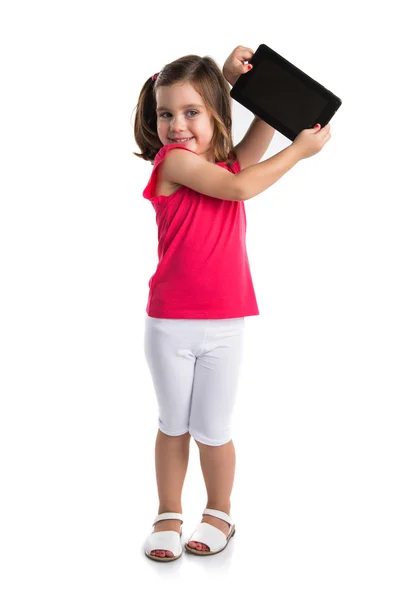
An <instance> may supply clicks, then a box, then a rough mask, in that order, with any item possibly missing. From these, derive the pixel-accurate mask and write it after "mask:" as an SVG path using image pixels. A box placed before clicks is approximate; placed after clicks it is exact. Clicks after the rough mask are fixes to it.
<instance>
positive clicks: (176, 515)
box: [153, 512, 183, 526]
mask: <svg viewBox="0 0 400 600" xmlns="http://www.w3.org/2000/svg"><path fill="white" fill-rule="evenodd" d="M167 519H178V521H182V523H183V516H182V514H181V513H174V512H165V513H161V514H160V515H157V516H156V518H155V519H154V523H153V526H154V525H155V524H156V523H158V521H166V520H167Z"/></svg>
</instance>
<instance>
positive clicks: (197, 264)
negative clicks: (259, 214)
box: [143, 144, 260, 319]
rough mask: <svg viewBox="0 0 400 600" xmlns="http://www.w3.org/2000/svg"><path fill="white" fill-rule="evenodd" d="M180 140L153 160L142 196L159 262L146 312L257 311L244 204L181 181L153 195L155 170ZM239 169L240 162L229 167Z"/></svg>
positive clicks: (218, 314) (169, 315)
mask: <svg viewBox="0 0 400 600" xmlns="http://www.w3.org/2000/svg"><path fill="white" fill-rule="evenodd" d="M174 148H184V149H185V150H187V151H188V152H193V151H192V150H189V149H188V148H186V147H185V146H183V145H180V144H166V145H165V146H163V147H162V148H161V149H160V150H159V152H158V153H157V155H156V157H155V159H154V165H153V171H152V173H151V176H150V180H149V183H148V184H147V186H146V187H145V189H144V191H143V197H144V198H146V199H147V200H150V201H151V203H152V205H153V207H154V210H155V211H156V222H157V226H158V265H157V268H156V271H155V273H154V275H153V276H152V277H151V278H150V281H149V288H150V291H149V297H148V303H147V307H146V312H147V314H148V315H149V316H150V317H155V318H160V319H234V318H238V317H244V316H252V315H258V314H260V313H259V311H258V306H257V300H256V296H255V293H254V288H253V282H252V278H251V273H250V266H249V261H248V257H247V250H246V213H245V208H244V202H235V201H231V200H220V199H218V198H213V197H212V196H207V195H205V194H200V193H199V192H196V191H194V190H192V189H191V188H188V187H186V186H184V185H182V186H181V187H180V188H179V189H177V190H176V191H175V192H174V193H173V194H171V195H170V196H155V190H156V183H157V169H158V166H159V165H160V163H161V162H162V161H163V160H164V158H165V157H166V155H167V153H168V152H170V151H171V150H173V149H174ZM216 164H217V165H220V166H221V168H223V169H227V170H229V171H230V172H232V173H238V172H239V171H240V166H239V162H238V161H235V163H234V164H233V165H232V167H231V168H228V166H227V164H226V163H224V162H219V163H216Z"/></svg>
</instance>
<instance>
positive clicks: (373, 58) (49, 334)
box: [0, 0, 400, 600]
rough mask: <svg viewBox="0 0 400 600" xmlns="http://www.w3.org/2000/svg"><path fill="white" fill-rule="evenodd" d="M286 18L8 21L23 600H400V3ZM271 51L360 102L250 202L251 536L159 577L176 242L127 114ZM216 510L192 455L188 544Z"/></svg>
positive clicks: (5, 130)
mask: <svg viewBox="0 0 400 600" xmlns="http://www.w3.org/2000/svg"><path fill="white" fill-rule="evenodd" d="M277 4H278V3H264V2H262V3H261V2H260V3H259V4H255V3H244V4H243V3H237V4H236V5H235V4H234V3H233V4H232V3H226V2H222V3H217V2H206V3H204V2H202V3H199V2H193V3H191V2H173V1H171V2H159V3H155V2H149V3H145V4H144V5H142V6H141V9H140V10H141V14H139V9H138V8H135V6H134V2H128V1H124V2H123V1H113V2H97V3H94V2H89V1H87V0H80V1H79V2H77V1H70V2H43V1H39V2H34V3H28V2H18V1H16V2H13V3H12V4H11V3H9V6H11V7H12V8H8V9H2V10H1V14H0V23H1V25H0V28H1V30H0V34H1V35H0V45H1V47H0V49H1V56H2V60H1V82H0V83H1V87H2V92H1V98H0V102H1V107H0V108H1V133H0V139H1V157H0V170H1V214H0V250H1V254H0V284H1V290H0V302H1V310H0V319H1V321H0V344H1V346H0V350H1V357H0V359H1V362H0V370H1V379H0V383H1V389H0V392H1V414H0V464H1V472H0V477H1V479H0V480H1V485H2V492H1V496H0V503H1V510H0V520H1V521H0V527H1V529H0V551H1V556H0V563H1V581H0V586H1V588H0V593H1V596H2V598H3V600H14V599H21V600H22V599H24V600H25V599H27V598H29V599H31V598H41V600H47V599H50V598H51V599H54V598H57V600H64V599H68V600H70V599H71V598H74V599H79V600H80V599H82V600H83V599H85V600H87V599H88V598H95V599H96V600H103V599H110V600H111V599H112V600H114V599H115V598H118V599H119V600H124V599H132V598H139V597H147V598H150V599H153V598H159V597H161V595H162V597H163V598H165V597H168V598H183V597H190V598H196V599H197V598H209V599H210V600H214V598H216V597H221V596H222V595H223V596H224V597H225V596H231V595H232V594H234V593H236V592H238V593H239V594H240V595H241V596H242V595H243V594H244V593H249V594H251V595H252V596H254V595H255V593H256V590H257V594H259V595H261V597H266V598H271V599H273V600H289V599H290V600H293V599H294V598H296V599H299V598H301V599H302V598H304V599H307V600H314V599H315V600H320V599H321V598H323V599H324V600H331V599H332V600H337V599H338V598H340V599H341V600H354V599H356V598H363V599H366V598H367V599H378V598H379V599H381V598H385V600H395V599H396V600H398V598H399V594H400V582H399V558H400V552H399V536H400V521H399V510H398V507H399V505H400V492H399V454H400V448H399V425H400V423H399V400H400V384H399V358H400V350H399V334H400V319H399V306H400V292H399V257H400V243H399V224H400V223H399V215H400V211H399V206H398V204H399V198H400V196H399V185H398V171H399V167H398V163H399V160H398V159H399V145H398V127H397V125H398V97H399V89H398V84H397V81H398V63H397V61H396V59H395V55H396V54H397V55H398V50H399V47H398V42H395V41H394V40H395V39H398V32H397V29H396V27H395V19H394V4H392V3H389V2H380V3H378V4H377V5H376V6H375V7H374V6H372V5H371V4H369V3H361V2H360V3H355V2H342V3H339V4H338V3H329V4H326V5H325V4H323V3H322V4H321V2H311V1H305V2H300V3H293V5H292V6H290V5H288V4H287V3H280V4H279V7H278V8H277ZM389 4H390V5H391V6H392V7H393V9H392V12H391V9H390V7H389ZM260 11H261V12H260ZM261 43H265V44H267V45H269V46H271V47H272V48H273V49H275V50H276V51H277V52H278V53H280V54H281V55H283V56H284V57H285V58H287V59H288V60H290V61H291V62H293V63H294V64H295V65H296V66H298V67H299V68H300V69H302V70H303V71H305V72H306V73H308V74H309V75H310V76H311V77H313V78H314V79H316V80H318V81H320V82H321V83H322V84H323V85H324V86H325V87H327V88H328V89H330V90H331V91H333V92H334V93H335V94H337V95H338V96H339V97H340V98H341V99H342V101H343V104H342V106H341V108H340V109H339V111H338V112H337V114H336V115H335V116H334V118H333V119H332V121H331V133H332V138H331V140H330V141H329V142H328V144H327V145H326V146H325V148H324V149H323V150H322V151H321V152H320V153H319V154H318V155H316V156H314V157H312V158H310V159H307V160H304V161H302V162H301V163H299V164H298V165H296V167H295V168H294V169H292V170H291V171H290V172H289V173H288V174H286V175H285V176H284V177H283V178H282V179H281V180H279V181H278V182H277V183H276V184H275V185H273V186H272V187H271V188H269V189H268V190H266V191H265V192H263V193H262V194H260V195H259V196H257V197H255V198H253V199H251V200H249V201H248V202H246V212H247V219H248V230H247V249H248V255H249V260H250V266H251V270H252V275H253V281H254V286H255V290H256V294H257V300H258V303H259V309H260V316H258V317H251V318H247V319H246V354H245V362H244V364H243V369H242V375H241V383H240V389H239V393H238V399H237V405H236V413H235V430H234V431H235V434H234V443H235V447H236V453H237V469H236V478H235V485H234V491H233V495H232V511H231V514H232V517H233V519H234V521H235V523H236V528H237V534H236V536H235V537H234V538H233V539H232V541H231V542H230V544H229V546H228V548H227V550H226V551H224V552H222V553H221V554H219V555H217V556H215V557H207V558H202V557H196V556H192V555H190V556H188V555H187V554H186V555H184V556H183V557H182V558H181V559H180V560H178V561H176V562H173V563H169V564H159V563H156V562H154V561H150V560H148V559H147V558H146V557H145V556H144V552H143V548H142V545H143V542H144V540H145V538H146V537H147V535H148V534H149V533H150V532H151V530H152V528H151V525H152V522H153V518H154V516H155V515H156V514H157V511H158V498H157V491H156V481H155V471H154V442H155V436H156V431H157V404H156V398H155V394H154V390H153V386H152V381H151V378H150V374H149V371H148V368H147V363H146V361H145V357H144V351H143V332H144V318H145V307H146V303H147V295H148V281H149V279H150V276H151V275H152V274H153V272H154V270H155V268H156V265H157V229H156V223H155V213H154V209H153V207H152V205H151V203H150V202H148V201H147V200H145V199H144V198H143V197H142V191H143V189H144V187H145V185H146V184H147V181H148V179H149V177H150V173H151V165H150V163H146V162H145V161H143V160H141V159H139V158H137V157H135V156H133V154H132V152H133V151H138V147H137V146H136V144H135V142H134V139H133V132H132V129H131V125H130V118H131V114H132V111H133V109H134V108H135V106H136V102H137V98H138V95H139V92H140V89H141V87H142V85H143V84H144V82H145V80H146V79H147V78H148V77H149V76H150V75H152V74H153V73H155V72H157V71H160V70H161V68H162V67H163V65H164V64H166V63H167V62H170V61H172V60H174V59H176V58H178V57H180V56H183V55H185V54H192V53H194V54H199V55H201V56H204V55H210V56H212V57H213V58H214V59H215V60H216V61H217V63H218V64H219V65H220V66H221V68H222V66H223V63H224V61H225V59H226V58H227V57H228V55H229V54H230V53H231V51H232V50H233V49H234V48H235V47H236V46H237V45H244V46H248V47H250V48H252V49H253V50H254V51H255V50H256V49H257V47H258V46H259V44H261ZM396 44H397V48H396V47H395V45H396ZM395 88H396V89H395ZM233 117H234V141H235V143H237V142H239V141H240V139H241V138H242V136H243V135H244V133H245V131H246V130H247V127H248V126H249V124H250V122H251V120H252V115H251V113H249V111H247V110H246V109H244V108H243V107H241V106H240V105H238V104H237V103H236V102H233ZM288 143H289V141H288V140H287V139H286V138H284V137H283V136H281V135H280V134H276V135H275V137H274V140H273V142H272V144H271V146H270V148H269V149H268V152H267V153H266V155H265V157H264V158H265V159H266V158H268V157H269V156H272V155H273V154H275V153H276V152H278V151H279V150H281V149H283V148H284V147H285V146H286V145H288ZM205 501H206V494H205V487H204V482H203V480H202V475H201V470H200V463H199V457H198V449H197V446H196V444H195V443H194V441H193V440H192V446H191V455H190V463H189V470H188V475H187V480H186V482H185V488H184V496H183V512H184V519H185V522H184V525H183V532H184V535H183V537H184V541H186V539H187V537H188V536H189V535H190V534H191V533H192V531H193V530H194V528H195V526H196V524H197V523H198V522H199V521H200V519H201V512H202V509H203V508H204V507H205ZM139 589H141V591H139Z"/></svg>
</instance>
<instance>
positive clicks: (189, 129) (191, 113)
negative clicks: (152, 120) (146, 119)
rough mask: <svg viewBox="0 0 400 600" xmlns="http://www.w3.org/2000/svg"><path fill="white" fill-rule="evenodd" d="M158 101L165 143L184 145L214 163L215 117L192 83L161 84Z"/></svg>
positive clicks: (159, 127) (162, 137) (161, 137)
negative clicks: (211, 146) (213, 137)
mask: <svg viewBox="0 0 400 600" xmlns="http://www.w3.org/2000/svg"><path fill="white" fill-rule="evenodd" d="M156 100H157V134H158V137H159V138H160V140H161V142H162V143H163V144H164V146H165V145H166V144H174V143H175V144H176V143H179V144H184V145H185V146H187V147H188V148H189V149H190V150H193V151H194V152H196V153H197V154H199V155H200V156H201V157H202V158H204V159H205V160H208V161H210V162H214V158H213V157H212V156H210V142H211V139H212V136H213V133H214V123H213V118H212V117H211V115H210V113H209V112H208V110H207V109H206V107H205V105H204V102H203V100H202V98H201V96H200V95H199V94H198V93H197V92H196V90H195V89H194V88H193V87H192V86H191V85H190V83H176V84H174V85H169V86H161V87H159V88H158V90H157V91H156ZM187 138H190V139H189V140H187ZM182 140H184V141H182Z"/></svg>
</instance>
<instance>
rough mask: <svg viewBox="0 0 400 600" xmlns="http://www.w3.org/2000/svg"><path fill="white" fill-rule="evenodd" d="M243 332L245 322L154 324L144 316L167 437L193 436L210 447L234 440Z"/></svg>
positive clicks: (165, 321)
mask: <svg viewBox="0 0 400 600" xmlns="http://www.w3.org/2000/svg"><path fill="white" fill-rule="evenodd" d="M244 330H245V320H244V317H240V318H237V319H156V318H154V317H149V316H148V315H146V320H145V339H144V349H145V357H146V361H147V364H148V366H149V369H150V373H151V376H152V380H153V384H154V389H155V393H156V397H157V402H158V407H159V416H158V427H159V429H160V430H161V431H162V432H163V433H165V434H167V435H171V436H177V435H183V434H184V433H187V432H188V431H189V432H190V434H191V436H192V437H193V438H194V439H195V440H197V441H198V442H200V443H203V444H207V445H209V446H222V445H223V444H226V443H227V442H229V441H230V440H231V439H232V433H231V426H232V415H233V408H234V404H235V400H236V394H237V387H238V382H239V375H240V366H241V362H242V358H243V350H244V333H245V331H244Z"/></svg>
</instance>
